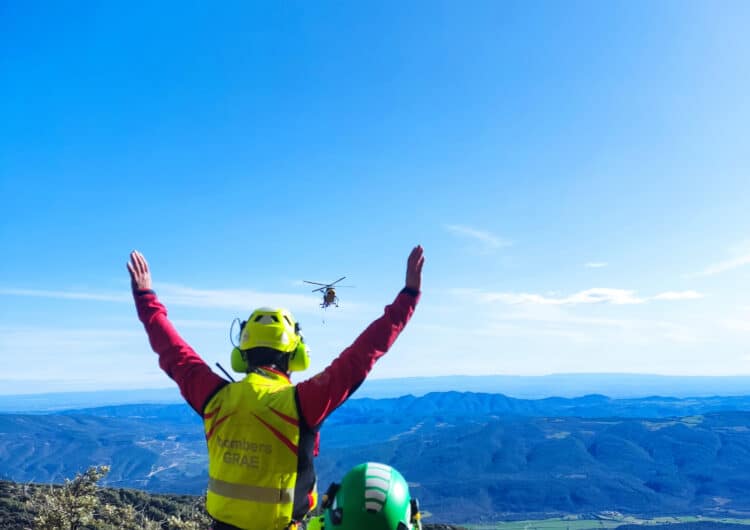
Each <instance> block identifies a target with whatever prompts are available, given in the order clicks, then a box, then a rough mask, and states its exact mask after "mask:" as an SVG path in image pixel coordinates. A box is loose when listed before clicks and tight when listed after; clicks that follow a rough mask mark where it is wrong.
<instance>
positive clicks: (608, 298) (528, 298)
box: [451, 287, 703, 306]
mask: <svg viewBox="0 0 750 530" xmlns="http://www.w3.org/2000/svg"><path fill="white" fill-rule="evenodd" d="M451 292H452V293H453V294H458V295H469V296H473V297H475V298H477V299H479V300H480V301H483V302H486V303H491V302H502V303H505V304H509V305H516V304H530V305H551V306H563V305H583V304H614V305H631V304H644V303H646V302H648V301H649V300H671V301H674V300H694V299H697V298H702V297H703V295H701V294H700V293H698V292H695V291H668V292H664V293H659V294H657V295H655V296H651V297H639V296H637V294H636V292H635V291H631V290H627V289H612V288H606V287H595V288H592V289H586V290H584V291H579V292H577V293H574V294H572V295H570V296H565V297H559V296H558V297H553V296H544V295H541V294H533V293H496V292H486V291H479V290H475V289H452V290H451Z"/></svg>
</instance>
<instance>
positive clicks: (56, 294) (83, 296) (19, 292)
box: [0, 289, 133, 302]
mask: <svg viewBox="0 0 750 530" xmlns="http://www.w3.org/2000/svg"><path fill="white" fill-rule="evenodd" d="M0 296H26V297H33V298H55V299H58V300H92V301H96V302H131V301H132V300H133V297H132V296H131V295H130V294H115V293H87V292H80V291H49V290H43V289H0Z"/></svg>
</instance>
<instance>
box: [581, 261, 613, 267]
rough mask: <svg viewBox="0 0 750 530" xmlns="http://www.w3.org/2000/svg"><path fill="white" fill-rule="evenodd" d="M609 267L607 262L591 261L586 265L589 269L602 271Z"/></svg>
mask: <svg viewBox="0 0 750 530" xmlns="http://www.w3.org/2000/svg"><path fill="white" fill-rule="evenodd" d="M607 265H609V263H607V262H606V261H589V262H588V263H586V264H585V265H584V267H586V268H587V269H601V268H602V267H606V266H607Z"/></svg>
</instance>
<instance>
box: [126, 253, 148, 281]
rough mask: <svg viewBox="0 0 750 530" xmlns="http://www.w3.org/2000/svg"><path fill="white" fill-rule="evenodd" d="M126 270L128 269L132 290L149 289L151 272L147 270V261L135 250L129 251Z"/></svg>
mask: <svg viewBox="0 0 750 530" xmlns="http://www.w3.org/2000/svg"><path fill="white" fill-rule="evenodd" d="M128 271H130V284H131V285H132V287H133V291H145V290H148V289H151V273H150V272H149V271H148V263H147V262H146V258H144V257H143V254H141V253H140V252H138V251H137V250H134V251H133V252H131V253H130V262H129V263H128Z"/></svg>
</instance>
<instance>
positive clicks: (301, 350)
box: [288, 335, 310, 372]
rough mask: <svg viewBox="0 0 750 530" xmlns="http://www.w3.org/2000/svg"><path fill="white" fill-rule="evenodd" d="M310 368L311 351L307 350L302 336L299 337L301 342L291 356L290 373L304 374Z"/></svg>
mask: <svg viewBox="0 0 750 530" xmlns="http://www.w3.org/2000/svg"><path fill="white" fill-rule="evenodd" d="M309 367H310V350H308V349H307V345H306V344H305V341H304V340H303V339H302V335H300V336H299V342H298V343H297V347H296V348H295V349H294V351H293V352H292V353H291V354H290V355H289V366H288V368H289V371H290V372H302V371H304V370H307V369H308V368H309Z"/></svg>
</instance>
